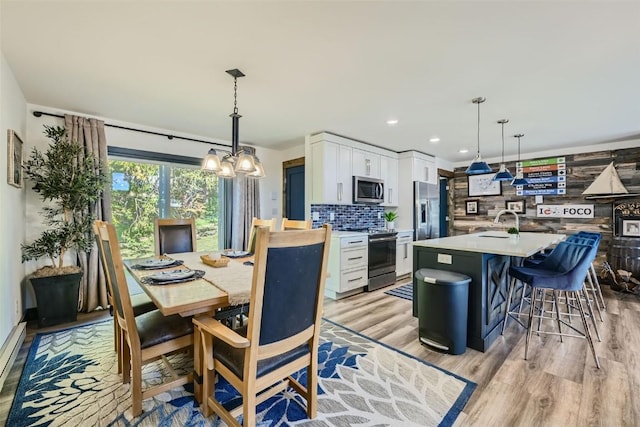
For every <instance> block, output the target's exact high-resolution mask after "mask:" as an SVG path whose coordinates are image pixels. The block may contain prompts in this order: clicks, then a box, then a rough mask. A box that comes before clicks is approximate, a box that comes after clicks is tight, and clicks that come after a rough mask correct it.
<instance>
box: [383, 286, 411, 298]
mask: <svg viewBox="0 0 640 427" xmlns="http://www.w3.org/2000/svg"><path fill="white" fill-rule="evenodd" d="M385 294H387V295H392V296H394V297H398V298H403V299H408V300H409V301H413V283H412V282H409V283H407V284H404V285H402V286H398V287H397V288H393V289H389V290H388V291H386V292H385Z"/></svg>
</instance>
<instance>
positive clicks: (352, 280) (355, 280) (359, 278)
mask: <svg viewBox="0 0 640 427" xmlns="http://www.w3.org/2000/svg"><path fill="white" fill-rule="evenodd" d="M358 280H362V276H360V277H358V278H357V279H351V280H347V282H349V283H351V282H357V281H358Z"/></svg>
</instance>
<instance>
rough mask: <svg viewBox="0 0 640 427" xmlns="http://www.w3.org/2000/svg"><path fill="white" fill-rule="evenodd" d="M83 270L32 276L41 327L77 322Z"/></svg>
mask: <svg viewBox="0 0 640 427" xmlns="http://www.w3.org/2000/svg"><path fill="white" fill-rule="evenodd" d="M81 278H82V272H80V273H71V274H63V275H60V276H48V277H31V278H30V279H29V280H31V284H32V285H33V290H34V291H35V294H36V304H37V305H38V326H39V327H41V328H44V327H48V326H55V325H60V324H62V323H69V322H75V321H76V319H77V318H78V295H79V294H78V292H79V290H80V279H81Z"/></svg>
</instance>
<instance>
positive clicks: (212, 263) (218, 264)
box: [200, 255, 229, 267]
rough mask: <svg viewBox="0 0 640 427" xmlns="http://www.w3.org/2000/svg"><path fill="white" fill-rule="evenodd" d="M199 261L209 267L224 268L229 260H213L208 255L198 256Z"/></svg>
mask: <svg viewBox="0 0 640 427" xmlns="http://www.w3.org/2000/svg"><path fill="white" fill-rule="evenodd" d="M200 259H201V260H202V262H203V263H205V264H207V265H210V266H211V267H226V266H227V264H229V258H220V259H213V258H211V257H209V255H200Z"/></svg>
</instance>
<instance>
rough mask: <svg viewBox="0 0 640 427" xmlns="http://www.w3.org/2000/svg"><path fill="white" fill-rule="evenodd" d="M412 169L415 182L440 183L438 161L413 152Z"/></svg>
mask: <svg viewBox="0 0 640 427" xmlns="http://www.w3.org/2000/svg"><path fill="white" fill-rule="evenodd" d="M411 168H412V177H413V181H422V182H428V183H430V184H437V183H438V170H437V169H436V159H435V158H433V157H430V156H427V155H426V154H422V153H417V152H412V156H411Z"/></svg>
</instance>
